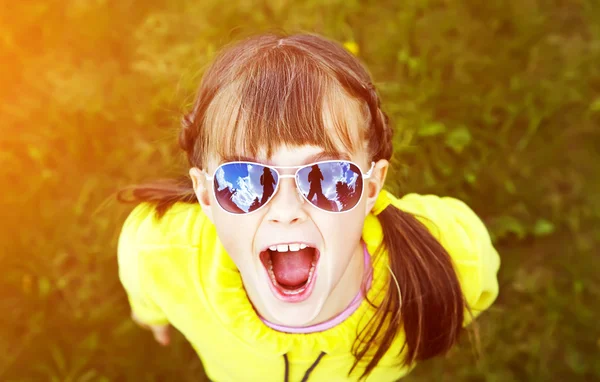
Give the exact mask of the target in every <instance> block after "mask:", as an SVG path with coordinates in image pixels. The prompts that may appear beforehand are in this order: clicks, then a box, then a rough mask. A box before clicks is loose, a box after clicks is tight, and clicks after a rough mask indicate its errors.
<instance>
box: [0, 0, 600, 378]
mask: <svg viewBox="0 0 600 382" xmlns="http://www.w3.org/2000/svg"><path fill="white" fill-rule="evenodd" d="M270 29H277V30H279V29H283V30H285V31H288V32H295V31H311V32H316V33H320V34H323V35H325V36H327V37H330V38H332V39H335V40H337V41H339V42H340V43H343V44H345V45H346V47H347V49H348V50H350V51H352V52H353V53H354V54H356V55H358V56H359V57H360V59H361V60H362V61H363V62H364V63H366V65H367V66H368V68H369V70H370V71H371V73H372V74H373V76H374V80H375V83H376V85H377V88H378V90H379V92H380V94H381V97H382V101H383V105H384V109H385V110H386V111H387V112H388V113H389V115H390V117H391V120H392V121H393V122H392V123H393V125H394V127H395V128H396V135H395V138H394V139H395V144H396V147H397V151H396V154H395V157H394V162H393V166H394V171H393V172H392V174H391V179H390V181H389V186H388V187H389V188H390V190H392V191H394V192H395V193H397V194H398V195H402V194H404V193H407V192H419V193H434V194H437V195H451V196H455V197H458V198H460V199H463V200H464V201H465V202H467V204H469V205H470V206H471V207H472V208H473V209H474V210H475V211H476V212H477V213H478V214H479V215H480V216H481V217H482V218H483V219H484V221H485V223H486V224H487V226H488V228H489V230H490V232H491V234H492V235H493V238H494V240H495V244H496V246H497V248H498V250H499V252H500V254H501V256H502V268H501V271H500V275H499V278H500V285H501V292H500V297H499V298H498V300H497V302H496V304H495V305H493V307H492V308H491V309H490V310H489V311H488V312H487V313H485V314H483V315H482V316H481V318H480V319H479V320H478V321H479V324H480V327H481V343H482V348H483V356H482V357H481V358H480V359H479V360H477V359H476V358H475V357H474V356H473V354H472V351H471V346H470V344H469V342H468V339H467V337H466V336H465V337H464V338H463V340H462V341H461V343H460V344H459V346H458V347H456V348H455V349H453V350H452V351H451V352H450V353H449V355H448V356H447V357H442V358H439V359H435V360H432V361H428V362H425V363H422V364H421V365H419V366H418V367H417V368H416V369H415V371H414V372H413V373H412V374H411V375H410V376H409V377H407V378H406V379H405V380H406V381H409V382H411V381H412V382H416V381H600V324H599V323H598V321H599V313H600V272H599V270H598V259H599V254H600V251H599V250H598V245H599V244H600V224H598V223H599V221H600V196H599V194H600V177H599V176H598V174H600V4H599V2H598V1H597V0H510V1H509V0H505V1H499V0H498V1H480V0H453V1H448V0H439V1H435V0H431V1H425V0H423V1H408V0H407V1H396V0H394V1H392V0H385V1H367V0H364V1H359V0H327V1H314V0H311V1H291V0H278V1H276V0H273V1H263V2H255V4H253V5H252V4H251V2H248V1H244V0H233V1H217V0H148V1H132V0H121V1H107V0H87V1H86V0H60V1H59V0H52V1H42V0H28V1H8V0H4V1H2V2H1V5H0V60H1V61H0V169H1V170H0V186H1V193H2V196H1V197H0V203H1V205H0V211H1V213H0V214H1V217H0V269H1V271H2V272H1V275H0V312H1V313H0V380H1V381H81V382H85V381H202V380H205V377H204V375H203V373H202V367H201V364H200V362H199V361H198V359H197V358H196V356H195V355H194V353H193V351H192V350H191V348H190V346H189V345H188V344H187V342H186V341H185V339H184V338H183V337H182V336H181V335H180V334H179V333H177V334H176V335H175V337H174V341H173V343H172V345H171V346H169V347H166V348H162V347H160V346H159V345H158V344H156V343H155V342H154V341H153V339H152V336H151V334H150V333H149V332H147V331H144V330H142V329H140V328H138V327H136V326H135V325H134V324H133V323H132V321H131V320H130V319H129V308H128V305H127V301H126V298H125V293H124V291H123V289H122V287H121V285H120V283H119V281H118V278H117V265H116V240H117V237H118V234H119V230H120V227H121V224H122V222H123V220H124V218H125V216H126V215H127V213H128V212H129V211H130V210H131V208H132V207H131V206H128V205H119V204H117V203H116V202H115V201H114V198H113V193H114V191H116V190H117V189H118V188H119V187H122V186H126V185H129V184H132V183H135V182H139V181H143V180H148V179H153V178H157V177H162V176H165V175H176V174H183V173H185V171H186V168H185V166H184V161H183V160H182V157H181V155H180V153H179V152H178V151H177V146H176V144H175V142H176V132H177V128H178V121H179V118H180V115H181V112H182V111H183V110H185V109H186V107H188V106H189V104H190V102H191V100H192V97H193V94H194V90H195V88H196V87H197V85H198V82H199V79H200V77H201V74H202V72H203V70H204V68H205V67H206V65H207V63H209V62H210V61H211V59H212V58H213V57H214V55H215V52H216V51H217V50H218V49H219V48H220V47H222V46H224V45H226V44H228V43H230V42H232V41H235V40H236V39H239V38H241V37H243V36H247V35H250V34H253V33H257V32H262V31H266V30H270ZM233 366H234V365H232V367H233Z"/></svg>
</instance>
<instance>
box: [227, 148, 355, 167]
mask: <svg viewBox="0 0 600 382" xmlns="http://www.w3.org/2000/svg"><path fill="white" fill-rule="evenodd" d="M332 159H341V160H348V161H349V160H350V155H348V154H346V153H343V152H338V151H321V152H319V153H316V154H313V155H310V156H308V157H306V158H305V159H304V161H303V162H302V163H300V164H299V166H302V165H305V164H309V163H314V162H318V161H321V160H332ZM237 161H245V162H255V163H264V164H266V165H269V166H273V167H277V166H274V165H273V164H272V162H270V161H267V162H262V161H259V160H258V159H256V158H252V157H247V156H243V155H227V156H224V157H223V158H222V162H221V164H222V163H226V162H237Z"/></svg>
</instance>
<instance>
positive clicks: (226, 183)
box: [206, 160, 375, 215]
mask: <svg viewBox="0 0 600 382" xmlns="http://www.w3.org/2000/svg"><path fill="white" fill-rule="evenodd" d="M374 165H375V162H372V163H371V168H370V169H369V171H368V172H367V173H366V174H363V173H362V171H361V170H360V168H359V167H358V166H357V165H356V164H355V163H353V162H350V161H345V160H327V161H321V162H315V163H311V164H307V165H304V166H267V165H264V164H260V163H254V162H242V161H240V162H227V163H223V164H222V165H220V166H219V167H217V169H216V170H215V173H214V175H213V176H206V178H207V179H208V180H209V181H212V182H213V191H214V195H215V199H216V200H217V203H218V204H219V206H220V207H221V208H222V209H223V210H225V211H226V212H229V213H231V214H236V215H244V214H248V213H251V212H254V211H257V210H259V209H260V208H262V207H264V206H265V205H266V204H267V203H269V201H270V200H271V199H273V196H274V195H275V193H276V192H277V190H278V189H279V184H280V180H281V179H284V178H294V179H295V181H296V187H297V190H298V193H299V194H300V195H302V197H303V198H304V199H305V200H306V201H308V202H309V203H311V204H312V205H313V206H315V207H317V208H319V209H320V210H323V211H327V212H332V213H341V212H348V211H350V210H352V209H353V208H354V207H356V205H357V204H358V203H359V202H360V199H361V198H362V194H363V179H367V178H369V177H370V176H371V172H372V171H373V166H374ZM277 169H296V172H295V174H294V175H291V174H289V175H285V174H280V173H279V171H277Z"/></svg>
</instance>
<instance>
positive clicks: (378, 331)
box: [350, 205, 466, 379]
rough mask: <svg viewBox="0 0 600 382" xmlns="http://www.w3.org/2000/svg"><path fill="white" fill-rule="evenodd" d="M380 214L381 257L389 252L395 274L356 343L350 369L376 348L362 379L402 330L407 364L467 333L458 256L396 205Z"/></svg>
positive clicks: (444, 348) (443, 348)
mask: <svg viewBox="0 0 600 382" xmlns="http://www.w3.org/2000/svg"><path fill="white" fill-rule="evenodd" d="M377 215H378V218H379V221H380V223H381V226H382V230H383V242H382V244H381V245H380V246H379V248H378V249H377V251H376V256H377V255H378V254H379V253H380V252H381V251H382V250H383V249H384V248H385V250H387V252H388V254H389V268H390V272H391V275H390V280H389V282H388V287H387V293H386V296H385V297H384V299H383V301H382V303H381V305H380V306H378V307H376V308H377V312H376V313H375V315H374V316H373V318H372V319H371V321H370V322H369V323H368V325H367V327H366V328H365V329H364V330H363V331H361V333H360V334H359V336H358V338H357V340H356V342H355V345H354V346H353V352H354V355H355V357H356V362H355V363H354V365H353V366H352V369H351V370H350V372H352V370H353V369H354V368H355V367H356V365H357V364H358V362H359V361H360V360H361V359H362V358H363V357H364V356H365V355H367V354H368V353H371V351H370V350H371V348H372V347H374V355H373V357H372V358H371V359H370V360H369V363H368V365H367V367H366V369H365V371H364V373H363V374H362V376H361V379H362V378H366V376H368V374H369V373H370V372H371V371H372V370H373V369H374V368H375V366H377V363H378V362H379V361H380V359H381V358H382V357H383V356H384V354H385V353H386V352H387V351H388V350H389V348H390V346H391V345H392V342H393V341H394V339H395V338H396V336H397V335H398V333H399V332H400V330H401V329H402V328H403V329H404V332H405V335H406V336H405V338H406V339H405V343H404V345H403V346H402V349H401V350H400V353H402V351H404V350H405V349H406V355H405V356H404V357H403V359H402V364H403V365H405V366H410V365H411V364H413V363H414V362H416V361H421V360H425V359H428V358H431V357H434V356H436V355H439V354H443V353H445V352H446V351H448V350H449V349H450V348H451V347H452V345H453V344H454V343H455V342H456V341H457V339H458V337H459V334H460V333H461V330H462V324H463V315H464V309H465V306H466V305H465V300H464V297H463V294H462V290H461V286H460V283H459V280H458V277H457V275H456V272H455V271H454V268H453V265H452V260H451V258H450V256H449V254H448V252H446V250H445V249H444V247H442V245H441V244H440V243H439V242H438V241H437V240H436V239H435V238H434V237H433V235H432V234H431V233H430V232H429V231H428V229H427V228H426V227H425V226H424V225H423V224H422V223H421V222H420V221H418V220H417V219H416V217H415V216H413V215H411V214H409V213H407V212H404V211H402V210H400V209H398V208H396V207H394V206H393V205H388V206H387V207H385V208H383V209H382V210H381V211H380V212H379V213H378V214H377ZM365 296H366V294H365ZM370 303H371V304H372V305H373V303H372V302H370Z"/></svg>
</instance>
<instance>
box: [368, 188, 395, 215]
mask: <svg viewBox="0 0 600 382" xmlns="http://www.w3.org/2000/svg"><path fill="white" fill-rule="evenodd" d="M390 204H392V199H391V198H390V197H389V193H388V192H387V191H386V190H381V191H380V192H379V195H378V196H377V200H376V201H375V205H374V206H373V208H372V209H371V213H372V214H373V215H375V216H377V215H379V214H380V213H381V211H383V210H385V209H386V208H387V206H389V205H390Z"/></svg>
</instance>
